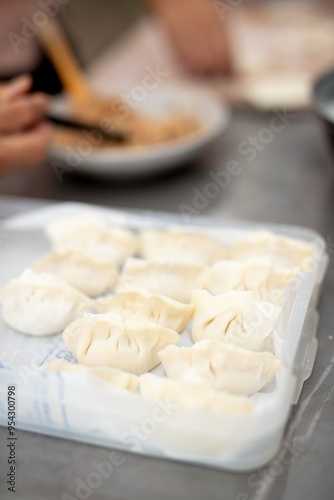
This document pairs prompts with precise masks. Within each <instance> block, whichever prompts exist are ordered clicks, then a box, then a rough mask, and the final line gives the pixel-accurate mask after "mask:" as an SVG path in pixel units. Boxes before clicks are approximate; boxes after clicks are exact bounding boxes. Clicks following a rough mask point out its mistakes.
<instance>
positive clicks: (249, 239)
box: [231, 230, 314, 271]
mask: <svg viewBox="0 0 334 500" xmlns="http://www.w3.org/2000/svg"><path fill="white" fill-rule="evenodd" d="M262 256H265V257H267V258H268V259H270V262H271V263H272V264H275V265H277V266H282V267H293V266H296V267H298V268H301V269H304V270H307V269H309V266H310V261H311V258H312V257H314V249H313V248H312V247H311V245H309V244H307V243H305V242H304V241H301V240H296V239H293V238H287V237H285V236H279V235H277V234H274V233H272V232H271V231H266V230H259V231H253V232H251V233H250V234H248V235H247V236H245V237H243V238H240V239H238V240H237V241H236V242H235V243H234V244H233V245H232V248H231V258H232V259H235V260H245V259H250V258H254V257H262ZM295 271H296V270H295ZM297 271H298V269H297Z"/></svg>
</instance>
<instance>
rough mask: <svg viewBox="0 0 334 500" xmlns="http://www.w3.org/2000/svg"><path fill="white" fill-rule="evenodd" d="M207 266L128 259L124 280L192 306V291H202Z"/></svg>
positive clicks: (124, 270) (122, 284)
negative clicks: (201, 284)
mask: <svg viewBox="0 0 334 500" xmlns="http://www.w3.org/2000/svg"><path fill="white" fill-rule="evenodd" d="M205 270H206V267H205V266H202V265H200V264H187V263H186V262H174V261H167V260H158V259H154V260H144V259H131V258H130V259H127V260H126V262H125V264H124V269H123V274H122V275H121V277H120V285H121V287H122V286H124V285H127V284H131V285H136V286H139V287H142V288H146V289H147V290H149V291H150V292H152V293H157V294H159V295H165V296H166V297H170V298H171V299H174V300H177V301H178V302H183V303H186V304H189V302H190V295H191V291H192V290H193V289H194V288H198V287H199V284H200V280H201V277H202V276H203V273H204V271H205Z"/></svg>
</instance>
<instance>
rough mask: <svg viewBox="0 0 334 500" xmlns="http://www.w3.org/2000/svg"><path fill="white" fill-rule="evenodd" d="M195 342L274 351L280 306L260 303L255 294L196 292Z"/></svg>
mask: <svg viewBox="0 0 334 500" xmlns="http://www.w3.org/2000/svg"><path fill="white" fill-rule="evenodd" d="M192 303H193V304H194V305H195V313H194V316H193V322H192V338H193V341H194V342H199V341H200V340H203V339H211V340H220V341H223V342H228V343H232V344H235V345H239V346H241V347H244V348H245V349H250V350H251V351H270V352H274V340H273V329H274V323H275V321H276V319H277V317H278V315H279V312H280V310H281V309H280V307H279V306H277V305H275V304H271V303H269V302H262V301H259V300H256V298H255V296H254V294H253V292H238V291H232V292H226V293H222V294H221V295H216V296H213V295H211V294H210V293H209V292H207V291H206V290H194V291H193V293H192Z"/></svg>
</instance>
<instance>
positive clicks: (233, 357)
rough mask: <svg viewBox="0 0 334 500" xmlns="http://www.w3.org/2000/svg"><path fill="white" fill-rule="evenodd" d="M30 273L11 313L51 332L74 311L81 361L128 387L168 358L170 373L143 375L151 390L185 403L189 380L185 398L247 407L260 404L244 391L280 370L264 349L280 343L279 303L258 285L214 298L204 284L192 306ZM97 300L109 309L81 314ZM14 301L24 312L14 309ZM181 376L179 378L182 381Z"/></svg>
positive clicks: (18, 325)
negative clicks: (276, 329) (263, 298)
mask: <svg viewBox="0 0 334 500" xmlns="http://www.w3.org/2000/svg"><path fill="white" fill-rule="evenodd" d="M23 278H24V279H23V280H22V278H21V282H20V283H18V282H19V281H20V280H13V281H12V282H11V283H10V284H8V285H7V286H6V287H5V290H4V291H5V292H6V295H7V299H6V300H5V301H4V304H3V305H4V307H3V313H4V318H5V320H6V321H7V322H8V323H9V324H10V325H11V326H12V327H13V328H15V329H17V330H20V331H23V332H26V333H33V334H45V333H46V332H47V333H50V332H52V331H60V330H62V329H63V328H64V327H65V326H66V324H67V323H68V322H69V321H70V318H71V315H73V314H74V315H77V316H79V318H78V319H76V320H74V321H73V322H72V323H71V324H70V325H69V326H68V327H67V328H65V331H64V334H63V337H64V341H65V344H66V346H67V348H68V349H69V351H70V352H71V353H72V354H73V355H74V356H75V357H76V358H77V360H78V362H79V363H80V365H84V366H90V367H93V370H95V371H96V369H97V370H98V372H100V373H101V372H102V373H104V374H105V373H107V376H108V377H109V378H110V379H111V380H112V381H114V383H116V385H120V382H119V381H120V380H121V381H122V384H124V383H126V384H129V387H127V388H135V386H136V383H135V381H136V380H137V379H136V378H134V376H135V375H142V374H145V373H147V372H149V371H150V370H152V369H153V368H154V367H155V366H157V365H158V364H159V363H160V362H162V364H163V366H164V368H165V370H166V373H167V375H168V377H171V379H170V378H168V379H161V378H159V377H155V376H154V375H149V376H146V375H144V377H141V382H140V385H141V392H142V394H143V395H144V396H151V397H160V398H162V399H164V398H167V397H168V398H172V400H173V401H175V402H180V401H181V399H182V397H181V394H182V392H183V391H184V390H185V387H186V388H187V390H186V391H185V394H188V391H190V392H189V394H192V396H191V397H190V399H188V396H186V397H185V398H184V402H185V404H186V405H187V404H189V405H190V406H195V407H206V408H211V409H213V410H216V411H218V410H219V411H225V412H232V413H234V412H237V413H239V412H242V411H243V410H244V411H246V412H248V411H250V408H253V403H252V402H251V401H249V400H248V399H245V396H249V395H251V394H253V393H254V392H256V391H258V390H260V389H261V388H262V387H263V386H264V385H266V383H267V382H268V381H269V380H270V379H271V378H272V377H273V376H274V373H275V371H276V369H277V360H276V358H275V357H274V356H273V354H271V352H258V351H264V350H267V351H272V350H273V342H272V335H273V323H274V321H275V318H276V316H277V313H278V310H279V308H278V307H277V306H274V305H272V304H265V303H262V302H260V301H257V300H256V299H255V298H254V296H253V294H252V293H251V292H230V293H225V294H222V295H220V296H217V297H213V296H211V295H210V294H209V293H208V292H205V291H197V292H194V304H191V305H186V304H183V303H178V302H176V301H174V300H171V299H169V298H167V297H165V296H158V295H155V294H152V293H150V292H148V291H146V290H141V289H138V288H136V287H127V289H125V290H123V291H121V292H119V293H118V294H116V295H113V296H111V297H105V298H103V299H100V300H99V301H97V303H95V304H94V301H92V300H91V299H88V298H87V297H85V296H84V295H83V294H81V292H78V291H77V290H75V289H74V288H73V287H71V286H70V285H68V284H67V283H66V282H65V281H64V280H62V279H61V278H58V277H55V276H52V275H46V274H41V275H35V274H34V273H33V272H32V271H29V270H28V271H26V272H25V273H24V276H23ZM22 281H24V283H23V282H22ZM201 294H204V296H203V297H202V298H201ZM74 295H75V298H76V300H77V302H76V306H75V307H73V299H74ZM196 300H197V303H196ZM93 305H95V306H96V309H97V311H101V310H102V311H103V313H102V314H91V313H87V314H84V315H83V317H81V316H82V314H83V312H84V311H85V310H88V309H89V308H91V307H92V306H93ZM13 306H14V307H13ZM15 307H16V311H17V312H19V314H13V311H14V310H15ZM268 307H269V308H268ZM270 307H271V308H272V309H271V310H270ZM259 312H260V314H261V315H263V314H265V315H266V316H267V324H265V322H264V321H263V317H261V318H260V326H259V319H258V318H257V320H256V319H255V322H254V318H255V317H256V314H258V313H259ZM247 314H250V321H249V320H247ZM191 318H193V323H192V336H193V339H194V341H196V342H197V343H196V344H195V346H193V347H189V348H185V347H177V346H176V345H175V344H177V343H178V341H179V338H180V333H181V332H182V331H183V330H184V329H185V328H186V326H187V324H188V323H189V321H190V320H191ZM72 319H73V318H72ZM217 333H219V336H217ZM212 339H218V340H212ZM222 341H223V342H222ZM235 344H239V346H238V345H235ZM246 348H247V349H246ZM249 349H252V350H253V352H251V351H250V350H249ZM96 367H100V368H96ZM70 368H71V369H75V370H76V369H81V368H82V367H81V366H80V367H77V366H75V368H74V367H72V366H70ZM119 370H122V371H121V372H119ZM129 373H131V374H134V375H131V376H130V375H129ZM175 378H176V379H177V378H179V379H180V380H179V381H178V382H175V380H174V379H175ZM137 383H138V382H137ZM124 388H125V387H124ZM216 391H219V392H216ZM222 391H223V392H222ZM171 393H172V394H171ZM173 394H174V396H173ZM224 408H225V410H224Z"/></svg>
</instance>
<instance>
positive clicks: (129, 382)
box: [45, 359, 139, 391]
mask: <svg viewBox="0 0 334 500" xmlns="http://www.w3.org/2000/svg"><path fill="white" fill-rule="evenodd" d="M45 370H48V371H56V372H65V373H80V372H82V373H88V374H91V375H95V376H96V377H99V378H100V379H101V378H102V379H103V380H105V381H106V382H109V383H110V384H112V385H115V386H117V387H120V388H121V389H126V390H128V391H135V390H136V388H137V387H138V383H139V378H138V377H137V375H133V373H127V372H124V371H122V370H117V369H116V368H108V367H106V366H93V367H88V366H83V365H79V364H77V363H68V362H67V361H63V360H60V359H57V360H55V361H52V363H49V364H48V365H46V366H45Z"/></svg>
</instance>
